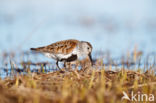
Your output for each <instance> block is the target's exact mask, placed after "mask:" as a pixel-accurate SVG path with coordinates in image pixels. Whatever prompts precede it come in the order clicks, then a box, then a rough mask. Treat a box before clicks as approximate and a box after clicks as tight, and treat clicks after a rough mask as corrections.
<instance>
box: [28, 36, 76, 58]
mask: <svg viewBox="0 0 156 103" xmlns="http://www.w3.org/2000/svg"><path fill="white" fill-rule="evenodd" d="M78 42H79V41H78V40H74V39H69V40H63V41H58V42H56V43H53V44H50V45H48V46H44V47H39V48H31V50H34V51H38V52H43V53H52V54H56V55H57V54H63V55H67V54H70V53H71V52H72V51H73V50H74V49H75V48H76V46H77V44H78Z"/></svg>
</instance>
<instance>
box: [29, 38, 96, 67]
mask: <svg viewBox="0 0 156 103" xmlns="http://www.w3.org/2000/svg"><path fill="white" fill-rule="evenodd" d="M92 49H93V47H92V45H91V43H89V42H87V41H79V40H76V39H68V40H62V41H58V42H55V43H52V44H50V45H47V46H42V47H38V48H30V50H32V51H35V52H40V53H43V54H44V55H45V56H46V57H48V58H52V59H55V60H56V67H57V68H58V69H59V70H61V68H60V67H59V62H64V67H65V69H67V68H66V63H70V62H72V61H76V60H81V59H82V58H86V57H88V58H89V61H90V63H91V65H92V66H93V63H92V55H91V53H92Z"/></svg>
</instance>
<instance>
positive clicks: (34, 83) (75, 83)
mask: <svg viewBox="0 0 156 103" xmlns="http://www.w3.org/2000/svg"><path fill="white" fill-rule="evenodd" d="M0 91H1V93H0V103H121V102H123V103H126V102H127V103H129V102H130V101H128V100H121V98H122V96H123V94H122V93H123V91H125V92H127V93H128V95H130V91H134V92H137V91H140V92H141V93H146V94H154V95H156V76H155V74H154V73H153V71H148V72H145V73H141V72H140V71H130V70H125V69H121V70H120V71H105V67H103V68H102V69H101V70H99V69H95V68H90V69H88V70H87V71H82V70H80V71H78V70H75V71H71V72H59V71H56V72H52V73H47V74H35V73H32V74H31V73H30V74H28V75H17V76H15V77H14V78H13V79H9V78H5V79H4V80H1V81H0ZM153 103H154V102H153Z"/></svg>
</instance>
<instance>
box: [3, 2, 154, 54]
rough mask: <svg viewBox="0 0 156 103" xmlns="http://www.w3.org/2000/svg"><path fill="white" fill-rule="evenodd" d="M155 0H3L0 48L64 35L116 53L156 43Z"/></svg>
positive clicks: (21, 47) (149, 48)
mask: <svg viewBox="0 0 156 103" xmlns="http://www.w3.org/2000/svg"><path fill="white" fill-rule="evenodd" d="M155 10H156V1H155V0H137V1H136V0H126V1H125V0H117V1H115V0H103V1H102V0H96V1H95V0H85V1H84V0H12V1H11V0H0V35H1V37H0V52H2V51H4V50H8V51H10V50H14V51H20V50H29V48H30V47H38V46H43V45H48V44H50V43H53V42H56V41H59V40H64V39H70V38H74V39H78V40H85V41H89V42H91V43H92V45H93V47H94V50H103V51H107V50H109V51H110V52H112V54H114V55H120V54H122V53H125V52H127V51H132V50H133V49H134V47H135V46H137V47H138V49H139V50H142V51H143V52H144V53H150V52H155V51H156V48H155V45H156V12H155Z"/></svg>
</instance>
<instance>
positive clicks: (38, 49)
mask: <svg viewBox="0 0 156 103" xmlns="http://www.w3.org/2000/svg"><path fill="white" fill-rule="evenodd" d="M30 50H32V51H39V52H42V51H43V50H44V47H39V48H30Z"/></svg>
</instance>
